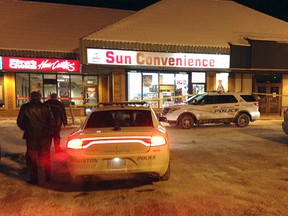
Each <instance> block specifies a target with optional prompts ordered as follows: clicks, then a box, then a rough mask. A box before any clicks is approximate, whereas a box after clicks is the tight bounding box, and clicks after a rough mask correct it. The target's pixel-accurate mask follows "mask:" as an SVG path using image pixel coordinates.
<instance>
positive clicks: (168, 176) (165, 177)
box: [160, 163, 170, 181]
mask: <svg viewBox="0 0 288 216" xmlns="http://www.w3.org/2000/svg"><path fill="white" fill-rule="evenodd" d="M169 178H170V163H169V166H168V169H167V170H166V172H165V173H164V175H163V176H160V181H167V180H169Z"/></svg>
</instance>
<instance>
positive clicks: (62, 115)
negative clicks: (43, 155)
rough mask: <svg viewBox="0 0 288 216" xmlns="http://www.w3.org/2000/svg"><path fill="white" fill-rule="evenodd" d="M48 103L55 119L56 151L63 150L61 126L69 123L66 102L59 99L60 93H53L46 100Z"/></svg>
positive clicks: (54, 139)
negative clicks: (61, 145)
mask: <svg viewBox="0 0 288 216" xmlns="http://www.w3.org/2000/svg"><path fill="white" fill-rule="evenodd" d="M44 103H45V104H46V105H48V106H49V107H50V109H51V111H52V113H53V117H54V120H55V124H54V128H53V141H54V149H55V153H59V152H62V149H61V147H60V143H61V137H60V132H61V127H62V125H64V126H66V125H67V115H66V110H65V106H64V104H63V103H62V102H61V101H59V100H58V95H57V94H56V93H52V94H51V95H50V99H49V100H48V101H45V102H44Z"/></svg>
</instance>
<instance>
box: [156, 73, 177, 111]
mask: <svg viewBox="0 0 288 216" xmlns="http://www.w3.org/2000/svg"><path fill="white" fill-rule="evenodd" d="M159 84H160V85H159V98H160V100H159V106H160V107H165V106H168V105H169V104H173V103H174V102H175V98H174V96H175V74H174V73H160V74H159Z"/></svg>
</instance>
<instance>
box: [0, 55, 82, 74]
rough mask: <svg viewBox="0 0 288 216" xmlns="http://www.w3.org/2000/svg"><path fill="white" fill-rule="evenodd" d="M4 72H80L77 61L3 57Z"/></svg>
mask: <svg viewBox="0 0 288 216" xmlns="http://www.w3.org/2000/svg"><path fill="white" fill-rule="evenodd" d="M3 69H4V70H15V71H17V70H36V71H49V72H80V63H79V61H77V60H66V59H45V58H18V57H3Z"/></svg>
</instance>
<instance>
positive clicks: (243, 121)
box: [235, 113, 250, 127]
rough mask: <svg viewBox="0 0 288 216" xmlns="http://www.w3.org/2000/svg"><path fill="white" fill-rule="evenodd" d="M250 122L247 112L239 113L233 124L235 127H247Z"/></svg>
mask: <svg viewBox="0 0 288 216" xmlns="http://www.w3.org/2000/svg"><path fill="white" fill-rule="evenodd" d="M249 122H250V118H249V116H248V115H247V114H245V113H241V114H239V115H238V116H237V117H236V121H235V124H236V126H237V127H247V126H248V124H249Z"/></svg>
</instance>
